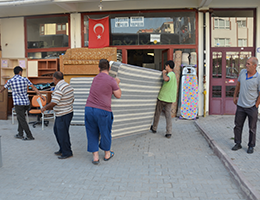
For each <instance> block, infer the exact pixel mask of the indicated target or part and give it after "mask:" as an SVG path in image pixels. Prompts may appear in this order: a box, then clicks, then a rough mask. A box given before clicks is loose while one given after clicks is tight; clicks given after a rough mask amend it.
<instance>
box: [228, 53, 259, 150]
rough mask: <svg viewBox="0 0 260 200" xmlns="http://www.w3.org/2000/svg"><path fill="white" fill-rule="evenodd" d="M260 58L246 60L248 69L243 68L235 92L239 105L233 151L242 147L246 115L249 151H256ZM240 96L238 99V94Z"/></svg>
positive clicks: (235, 102) (236, 102) (236, 101)
mask: <svg viewBox="0 0 260 200" xmlns="http://www.w3.org/2000/svg"><path fill="white" fill-rule="evenodd" d="M257 65H258V59H257V58H256V57H251V58H249V59H248V60H247V62H246V69H242V70H241V72H240V74H239V77H238V82H237V85H236V89H235V92H234V100H233V101H234V104H236V105H237V110H236V115H235V127H234V135H235V143H236V144H235V146H234V147H233V148H232V150H233V151H236V150H238V149H241V148H242V146H241V142H242V131H243V126H244V122H245V119H246V117H248V125H249V142H248V149H247V153H249V154H251V153H253V152H254V147H255V142H256V126H257V120H258V106H259V104H260V93H259V91H260V74H258V72H257V71H256V67H257ZM238 93H239V97H238V99H237V95H238Z"/></svg>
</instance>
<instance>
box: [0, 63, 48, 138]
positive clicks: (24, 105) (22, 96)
mask: <svg viewBox="0 0 260 200" xmlns="http://www.w3.org/2000/svg"><path fill="white" fill-rule="evenodd" d="M22 73H23V68H21V67H20V66H16V67H15V68H14V74H15V75H14V77H13V78H11V79H10V80H8V81H7V83H6V84H5V85H4V86H3V87H2V88H1V90H0V93H2V92H3V91H4V90H5V89H6V88H9V87H11V89H12V97H13V103H14V107H15V112H16V115H17V120H18V134H16V135H15V138H18V139H23V140H34V137H33V135H32V133H31V131H30V129H29V126H28V124H27V122H26V120H25V112H26V111H27V110H28V109H29V105H30V101H29V98H28V95H27V86H31V87H32V89H33V90H34V91H35V92H36V93H37V94H38V95H40V96H41V98H42V99H43V100H44V101H45V98H44V97H43V96H42V95H41V94H40V92H39V91H38V90H37V88H36V87H35V86H34V85H33V84H32V83H31V81H30V80H29V79H28V78H25V77H22ZM23 131H25V133H26V137H25V138H24V137H23Z"/></svg>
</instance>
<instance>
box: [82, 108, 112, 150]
mask: <svg viewBox="0 0 260 200" xmlns="http://www.w3.org/2000/svg"><path fill="white" fill-rule="evenodd" d="M113 119H114V117H113V113H112V112H109V111H106V110H102V109H98V108H92V107H85V128H86V132H87V139H88V151H89V152H96V151H98V150H99V148H100V149H102V150H104V151H109V150H110V148H111V142H112V136H111V130H112V124H113ZM99 135H100V136H101V139H100V143H99Z"/></svg>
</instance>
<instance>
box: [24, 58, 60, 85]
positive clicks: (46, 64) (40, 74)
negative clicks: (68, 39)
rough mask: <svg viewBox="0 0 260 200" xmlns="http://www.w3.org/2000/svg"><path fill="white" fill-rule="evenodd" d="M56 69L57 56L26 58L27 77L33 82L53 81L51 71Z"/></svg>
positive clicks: (57, 65)
mask: <svg viewBox="0 0 260 200" xmlns="http://www.w3.org/2000/svg"><path fill="white" fill-rule="evenodd" d="M58 70H59V59H58V58H56V59H40V60H35V59H33V60H28V78H29V80H30V81H31V82H32V83H33V84H38V83H51V82H53V80H52V78H53V73H54V72H56V71H58Z"/></svg>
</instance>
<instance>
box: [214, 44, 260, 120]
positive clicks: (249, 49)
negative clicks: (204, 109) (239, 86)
mask: <svg viewBox="0 0 260 200" xmlns="http://www.w3.org/2000/svg"><path fill="white" fill-rule="evenodd" d="M213 52H222V80H223V79H227V78H226V70H225V69H226V61H225V59H226V53H227V52H251V55H252V56H255V51H254V47H243V48H241V47H212V48H211V51H210V77H209V80H210V83H209V114H210V115H212V114H213V115H216V113H212V107H213V106H214V105H213V102H212V98H213V97H212V93H213V91H212V86H213V77H212V75H213ZM223 58H224V59H223ZM236 79H237V78H236ZM236 82H237V80H236V81H235V84H236ZM225 86H226V83H225V81H223V82H222V84H221V87H222V90H221V93H222V95H221V100H220V101H221V105H222V106H221V110H220V115H223V114H229V113H225V102H224V99H225V98H226V97H225Z"/></svg>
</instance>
